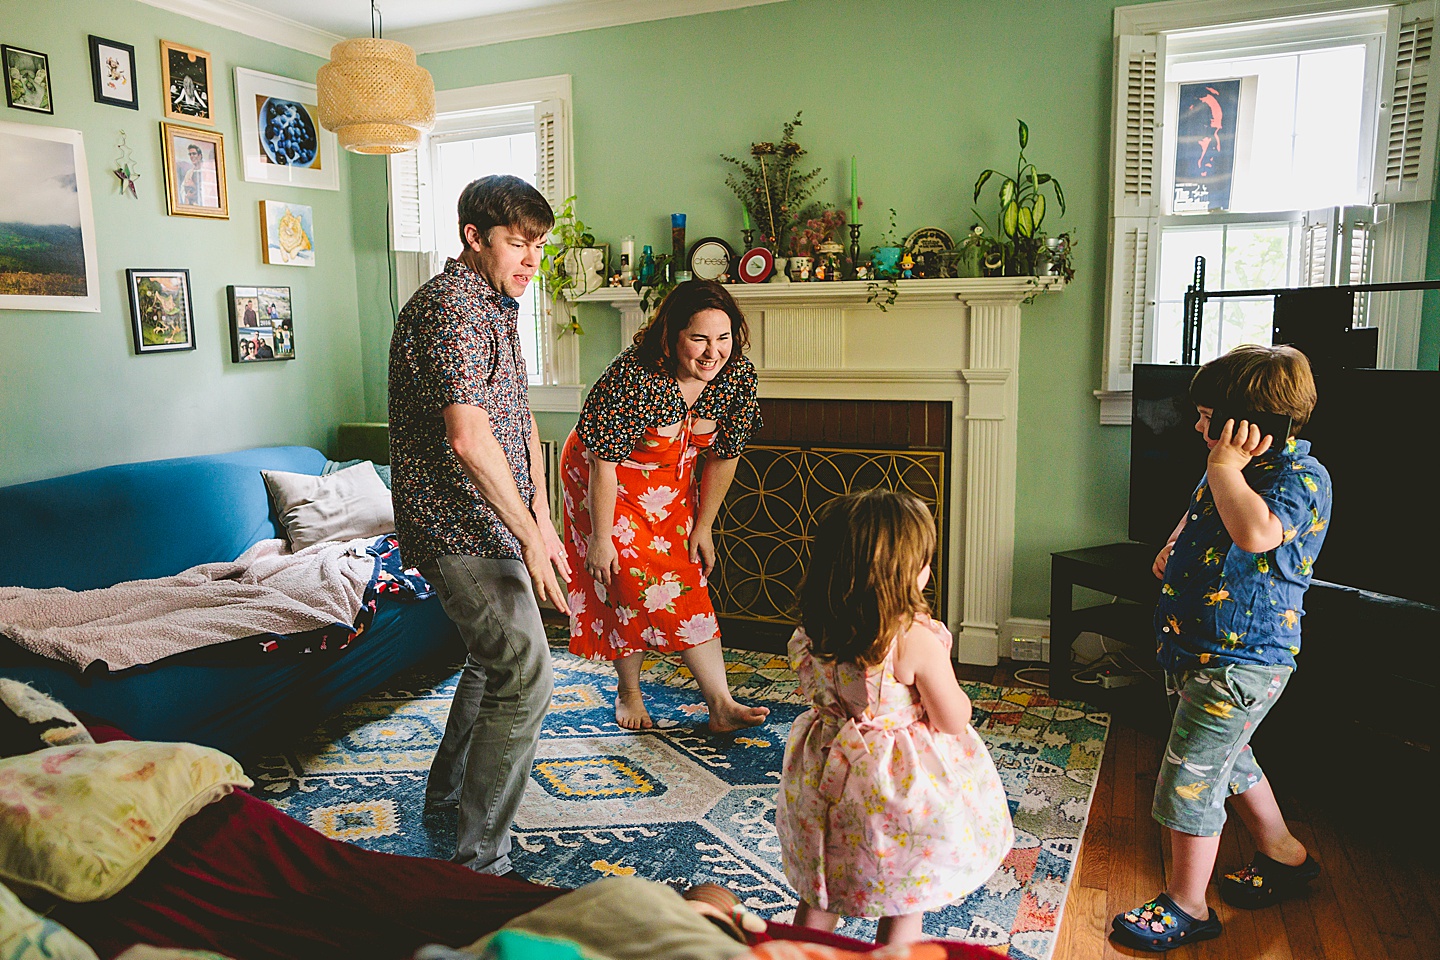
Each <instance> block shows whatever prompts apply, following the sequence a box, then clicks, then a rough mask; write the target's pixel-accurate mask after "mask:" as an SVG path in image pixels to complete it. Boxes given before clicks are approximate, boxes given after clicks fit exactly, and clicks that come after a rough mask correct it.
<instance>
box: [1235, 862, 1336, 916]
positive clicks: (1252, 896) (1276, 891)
mask: <svg viewBox="0 0 1440 960" xmlns="http://www.w3.org/2000/svg"><path fill="white" fill-rule="evenodd" d="M1318 876H1320V864H1318V863H1316V862H1315V858H1314V857H1311V856H1308V855H1307V856H1306V857H1305V862H1304V863H1302V864H1300V865H1299V866H1298V867H1287V866H1286V865H1285V864H1283V863H1277V862H1276V861H1274V860H1271V859H1270V858H1269V857H1267V856H1265V854H1263V853H1257V854H1255V859H1254V860H1251V861H1250V865H1249V866H1247V867H1245V868H1243V869H1241V870H1239V871H1237V872H1235V873H1227V874H1225V876H1224V877H1223V878H1222V879H1221V880H1220V899H1222V900H1224V901H1225V902H1226V903H1228V904H1230V905H1231V906H1232V907H1240V908H1241V909H1242V910H1259V909H1260V908H1261V907H1268V906H1270V905H1271V904H1273V903H1279V902H1280V901H1281V900H1288V899H1290V898H1291V897H1300V896H1304V895H1305V893H1306V892H1307V887H1308V886H1309V884H1310V881H1311V880H1314V879H1315V878H1316V877H1318Z"/></svg>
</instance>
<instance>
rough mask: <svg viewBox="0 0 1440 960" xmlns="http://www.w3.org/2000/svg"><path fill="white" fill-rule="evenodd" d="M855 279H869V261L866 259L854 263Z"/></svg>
mask: <svg viewBox="0 0 1440 960" xmlns="http://www.w3.org/2000/svg"><path fill="white" fill-rule="evenodd" d="M855 279H856V280H869V279H870V261H868V260H862V261H860V262H859V263H857V264H856V265H855Z"/></svg>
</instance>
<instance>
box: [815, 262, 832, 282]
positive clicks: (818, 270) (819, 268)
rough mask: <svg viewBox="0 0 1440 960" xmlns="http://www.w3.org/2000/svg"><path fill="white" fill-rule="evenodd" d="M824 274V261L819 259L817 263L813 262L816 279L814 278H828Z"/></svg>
mask: <svg viewBox="0 0 1440 960" xmlns="http://www.w3.org/2000/svg"><path fill="white" fill-rule="evenodd" d="M825 274H826V267H825V261H824V260H821V261H820V262H819V263H817V264H815V279H816V280H828V279H829V277H827V276H826V275H825Z"/></svg>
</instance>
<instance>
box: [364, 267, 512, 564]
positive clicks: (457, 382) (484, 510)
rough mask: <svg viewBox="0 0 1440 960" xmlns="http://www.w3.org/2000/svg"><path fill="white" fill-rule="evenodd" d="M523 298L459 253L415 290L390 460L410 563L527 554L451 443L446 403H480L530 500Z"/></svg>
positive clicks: (394, 393)
mask: <svg viewBox="0 0 1440 960" xmlns="http://www.w3.org/2000/svg"><path fill="white" fill-rule="evenodd" d="M518 319H519V304H518V303H517V302H516V301H515V300H513V299H511V298H510V297H507V296H505V295H503V294H501V293H500V292H498V291H496V290H495V288H494V287H492V286H490V284H489V283H488V282H486V280H485V278H484V277H482V276H481V275H480V274H478V273H476V272H475V271H474V270H472V269H470V268H469V267H467V266H466V265H465V264H463V263H461V262H460V261H458V260H454V259H452V260H448V261H446V263H445V270H444V272H442V273H440V274H439V275H437V276H435V277H432V278H431V279H430V280H429V282H427V283H426V284H425V285H424V286H422V287H421V288H420V289H419V290H417V291H416V292H415V295H414V296H413V297H411V298H410V301H409V302H408V303H406V304H405V308H404V309H403V310H401V311H400V317H399V319H398V320H397V321H396V323H395V333H394V335H393V336H392V337H391V338H390V466H391V475H392V479H393V489H392V494H393V497H394V500H395V528H396V532H397V533H398V534H399V535H400V550H401V553H402V554H403V555H404V557H405V561H406V563H407V564H410V565H415V564H419V563H424V562H425V561H427V560H433V559H435V558H436V557H440V556H447V555H461V556H472V557H492V558H500V559H518V558H519V557H520V542H519V541H518V540H517V539H516V538H515V535H514V534H513V533H511V532H510V531H509V529H507V528H506V526H505V524H504V523H502V522H501V520H500V518H499V517H498V516H497V515H496V514H495V511H494V510H493V509H491V507H490V504H489V503H487V502H486V501H485V498H484V497H482V496H481V495H480V491H479V490H477V489H476V487H475V484H474V483H473V482H472V481H471V479H470V477H469V475H468V474H466V472H465V469H464V467H462V466H461V464H460V459H459V458H458V457H456V456H455V452H454V451H453V450H451V449H450V444H449V442H448V441H447V440H446V436H445V418H444V415H443V414H442V413H441V411H442V410H443V409H444V408H445V407H447V406H449V405H450V404H453V403H464V404H470V405H472V406H476V407H481V408H483V409H484V410H485V412H486V413H487V414H489V416H490V429H491V430H492V431H493V432H494V434H495V439H496V440H498V441H499V443H500V448H501V449H502V450H503V451H504V453H505V460H506V462H507V463H509V465H510V472H511V473H512V474H514V476H515V485H516V486H517V487H518V488H519V490H520V498H521V499H522V500H523V501H524V502H525V503H527V504H528V503H531V502H533V500H534V497H535V484H534V482H533V481H532V480H531V477H530V448H529V439H530V426H531V419H530V400H529V394H528V392H527V380H526V374H525V358H524V356H523V355H522V354H521V352H520V337H519V333H518V331H517V329H516V324H517V321H518Z"/></svg>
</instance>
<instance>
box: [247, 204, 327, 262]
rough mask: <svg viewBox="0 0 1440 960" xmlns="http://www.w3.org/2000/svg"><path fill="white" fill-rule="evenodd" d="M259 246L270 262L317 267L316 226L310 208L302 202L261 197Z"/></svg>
mask: <svg viewBox="0 0 1440 960" xmlns="http://www.w3.org/2000/svg"><path fill="white" fill-rule="evenodd" d="M260 246H261V253H262V255H263V257H264V259H265V262H266V263H268V264H271V265H275V266H283V267H313V266H315V226H314V214H313V212H312V211H311V209H310V208H309V207H307V206H306V205H305V204H303V203H288V202H286V201H284V200H261V201H260Z"/></svg>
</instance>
